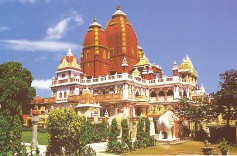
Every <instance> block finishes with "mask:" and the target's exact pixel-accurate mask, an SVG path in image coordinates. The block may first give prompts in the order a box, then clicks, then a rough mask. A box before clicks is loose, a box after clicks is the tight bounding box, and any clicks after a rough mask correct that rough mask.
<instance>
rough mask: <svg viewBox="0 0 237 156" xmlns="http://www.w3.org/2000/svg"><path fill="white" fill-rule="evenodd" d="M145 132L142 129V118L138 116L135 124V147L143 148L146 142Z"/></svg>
mask: <svg viewBox="0 0 237 156" xmlns="http://www.w3.org/2000/svg"><path fill="white" fill-rule="evenodd" d="M145 139H146V134H145V131H144V119H143V118H139V120H138V124H137V135H136V143H135V144H134V147H135V148H145V147H146V143H145Z"/></svg>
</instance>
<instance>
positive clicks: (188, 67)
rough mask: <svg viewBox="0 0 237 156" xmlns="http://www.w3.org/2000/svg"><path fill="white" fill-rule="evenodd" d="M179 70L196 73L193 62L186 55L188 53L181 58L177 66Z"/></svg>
mask: <svg viewBox="0 0 237 156" xmlns="http://www.w3.org/2000/svg"><path fill="white" fill-rule="evenodd" d="M179 71H181V72H182V71H189V72H191V73H194V74H195V75H197V71H196V70H195V69H194V67H193V63H192V61H191V60H190V58H189V57H188V55H187V56H186V58H184V59H183V61H182V63H181V65H180V66H179Z"/></svg>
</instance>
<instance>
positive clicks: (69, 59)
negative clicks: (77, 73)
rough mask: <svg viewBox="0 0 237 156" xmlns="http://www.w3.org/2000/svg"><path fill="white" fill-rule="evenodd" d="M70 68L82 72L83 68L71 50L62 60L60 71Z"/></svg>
mask: <svg viewBox="0 0 237 156" xmlns="http://www.w3.org/2000/svg"><path fill="white" fill-rule="evenodd" d="M68 68H73V69H75V70H81V67H80V66H79V64H78V59H77V58H76V57H74V56H73V54H72V51H71V49H69V50H68V52H67V55H66V56H64V57H63V58H62V59H61V61H60V65H59V66H58V71H59V70H64V69H68Z"/></svg>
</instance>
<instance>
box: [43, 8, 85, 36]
mask: <svg viewBox="0 0 237 156" xmlns="http://www.w3.org/2000/svg"><path fill="white" fill-rule="evenodd" d="M82 23H83V19H82V17H81V16H80V15H79V14H77V12H71V15H70V16H69V17H67V18H65V19H63V20H61V21H59V22H58V23H57V24H56V25H55V26H54V27H49V28H48V29H47V36H46V37H45V39H46V40H59V39H61V38H63V37H64V36H65V35H66V33H67V31H69V30H72V29H74V28H75V27H77V26H79V25H81V24H82Z"/></svg>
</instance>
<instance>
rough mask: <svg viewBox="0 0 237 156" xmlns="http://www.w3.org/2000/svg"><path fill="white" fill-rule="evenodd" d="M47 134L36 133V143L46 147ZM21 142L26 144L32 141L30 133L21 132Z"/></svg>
mask: <svg viewBox="0 0 237 156" xmlns="http://www.w3.org/2000/svg"><path fill="white" fill-rule="evenodd" d="M48 135H49V134H48V133H39V132H38V143H39V144H40V145H48ZM22 140H23V142H26V143H31V141H32V132H30V131H23V132H22Z"/></svg>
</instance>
